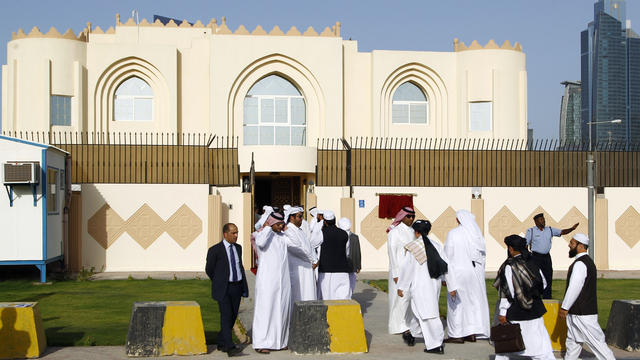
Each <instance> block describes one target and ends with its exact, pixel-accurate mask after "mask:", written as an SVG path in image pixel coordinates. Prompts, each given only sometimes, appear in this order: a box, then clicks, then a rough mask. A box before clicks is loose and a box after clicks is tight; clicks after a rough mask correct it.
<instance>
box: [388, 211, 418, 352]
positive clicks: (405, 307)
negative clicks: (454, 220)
mask: <svg viewBox="0 0 640 360" xmlns="http://www.w3.org/2000/svg"><path fill="white" fill-rule="evenodd" d="M415 214H416V213H415V211H414V210H413V209H412V208H410V207H408V206H407V207H403V208H402V209H400V211H398V213H397V214H396V217H395V218H394V220H393V223H392V224H391V225H390V226H389V228H388V229H387V232H388V235H387V252H388V256H389V285H388V288H389V333H390V334H400V333H402V338H403V339H404V341H405V342H406V343H407V344H412V343H415V339H413V337H412V336H411V332H410V328H411V325H412V324H411V322H412V320H413V319H414V317H413V312H412V311H411V308H410V306H409V305H410V303H411V292H410V291H405V292H404V296H403V297H399V296H398V295H397V292H398V287H397V283H398V278H399V276H400V263H401V262H402V259H403V257H404V251H405V250H404V246H405V245H407V244H408V243H410V242H412V241H413V240H415V238H416V237H415V231H413V229H412V228H411V224H413V219H414V218H415V216H416V215H415ZM405 290H407V289H405ZM416 325H417V324H414V326H416Z"/></svg>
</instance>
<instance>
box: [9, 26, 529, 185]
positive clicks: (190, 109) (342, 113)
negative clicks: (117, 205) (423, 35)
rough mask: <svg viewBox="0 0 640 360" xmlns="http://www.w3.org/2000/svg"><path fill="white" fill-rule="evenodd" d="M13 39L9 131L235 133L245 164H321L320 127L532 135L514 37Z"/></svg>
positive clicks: (103, 35) (166, 34)
mask: <svg viewBox="0 0 640 360" xmlns="http://www.w3.org/2000/svg"><path fill="white" fill-rule="evenodd" d="M7 48H8V49H7V50H8V51H7V60H6V65H3V66H2V89H3V91H2V94H3V98H2V127H3V130H5V131H7V130H10V131H13V130H17V131H34V130H46V131H48V130H52V131H101V132H112V133H113V132H115V133H117V132H133V131H135V132H150V133H193V132H198V133H210V134H216V135H218V136H237V137H239V138H240V164H241V167H242V169H241V170H242V171H247V170H248V166H249V165H248V164H249V158H250V156H251V155H250V154H251V153H252V152H253V153H254V154H255V156H256V167H257V168H256V170H257V171H287V172H300V173H312V172H314V166H315V156H316V153H315V146H316V141H317V139H319V138H338V137H343V138H346V139H348V138H350V137H357V136H367V137H369V136H373V137H409V136H410V137H422V138H508V139H524V138H526V134H527V73H526V67H525V55H524V53H523V52H522V49H521V47H520V45H519V44H517V43H516V44H515V46H512V45H511V44H510V43H509V42H508V41H506V42H505V43H504V44H503V45H502V46H498V45H497V44H496V43H495V42H493V41H490V42H489V43H488V44H487V45H486V46H480V45H479V44H478V43H477V42H475V41H474V42H473V43H472V44H471V46H469V47H466V46H465V45H464V44H463V43H461V42H458V41H457V39H456V40H454V46H453V51H451V52H433V51H387V50H374V51H372V52H360V51H358V43H357V41H352V40H345V39H343V38H342V37H341V36H340V24H339V23H336V25H335V26H332V27H331V28H329V27H327V28H326V29H324V30H323V31H320V32H317V31H315V30H314V29H313V28H311V27H310V28H308V29H300V30H298V29H296V28H295V27H292V28H291V29H288V30H286V29H280V28H279V27H275V28H273V29H271V30H265V29H263V28H262V27H260V26H257V27H255V29H254V30H252V31H249V30H247V28H245V26H242V25H240V26H239V27H238V28H237V29H236V30H234V31H232V30H230V29H229V27H228V26H227V24H226V22H225V20H224V18H223V19H222V21H221V23H220V24H218V23H217V22H216V20H215V19H213V20H211V22H209V24H207V25H203V23H202V22H200V21H198V22H196V23H195V24H194V25H190V24H189V23H187V22H183V23H181V24H179V25H178V24H175V23H173V22H170V23H168V24H167V25H163V24H162V23H160V22H159V21H156V23H152V24H151V23H149V22H147V21H146V20H142V21H140V23H135V22H134V20H133V19H129V20H128V21H126V22H125V23H122V22H121V21H120V19H119V17H118V16H117V17H116V25H115V27H110V28H109V29H108V30H106V31H103V30H102V29H100V28H99V27H92V26H91V25H90V24H89V25H88V28H86V29H85V30H84V31H83V32H82V33H80V35H79V36H76V35H75V34H74V33H73V32H72V31H67V32H66V33H64V34H60V32H58V31H57V30H56V29H55V28H52V29H50V30H49V31H48V32H46V33H42V32H41V31H40V30H38V29H37V28H34V29H32V30H31V31H30V32H29V33H28V34H25V32H23V31H22V30H19V31H18V32H17V33H14V35H13V37H12V40H11V41H10V42H9V43H8V45H7ZM270 75H271V76H270ZM127 80H129V81H127ZM261 80H263V83H262V84H259V83H260V81H261ZM254 86H255V87H254ZM252 88H253V91H251V89H252ZM132 104H134V105H132ZM263 118H264V119H263ZM274 125H275V126H274ZM287 134H289V135H288V136H287ZM287 142H289V144H294V145H290V146H295V147H294V149H295V150H296V153H297V154H298V156H299V157H300V160H301V161H296V162H295V163H290V162H287V163H282V162H273V161H270V160H269V159H270V158H273V157H278V156H280V155H283V154H286V153H288V152H289V151H290V150H291V149H292V148H291V147H290V146H270V145H267V144H270V143H274V144H276V143H278V144H285V143H287ZM249 144H254V145H249ZM245 145H246V146H245Z"/></svg>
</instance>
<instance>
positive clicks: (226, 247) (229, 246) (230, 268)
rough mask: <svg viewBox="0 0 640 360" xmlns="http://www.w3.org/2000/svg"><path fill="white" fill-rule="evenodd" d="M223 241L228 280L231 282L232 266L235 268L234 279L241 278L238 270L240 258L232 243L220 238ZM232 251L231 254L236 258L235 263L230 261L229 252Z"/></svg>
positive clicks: (238, 279)
mask: <svg viewBox="0 0 640 360" xmlns="http://www.w3.org/2000/svg"><path fill="white" fill-rule="evenodd" d="M222 242H223V243H224V248H225V250H226V251H227V260H229V282H233V267H234V266H235V268H236V275H237V276H238V278H237V279H236V281H240V280H242V272H241V271H240V258H239V257H238V252H237V251H236V247H235V246H233V245H232V244H230V243H228V242H227V240H226V239H225V240H222ZM232 251H233V256H234V258H235V260H236V262H235V264H232V263H231V252H232Z"/></svg>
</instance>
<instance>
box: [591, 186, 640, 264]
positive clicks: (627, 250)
mask: <svg viewBox="0 0 640 360" xmlns="http://www.w3.org/2000/svg"><path fill="white" fill-rule="evenodd" d="M605 198H606V199H607V200H608V208H609V214H608V233H609V234H608V235H609V236H608V241H609V267H610V268H611V269H612V270H631V269H633V270H637V269H638V268H639V267H640V266H639V265H638V257H639V256H640V244H639V242H640V215H638V213H640V189H638V188H606V189H605ZM598 216H600V215H598Z"/></svg>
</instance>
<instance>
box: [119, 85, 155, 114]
mask: <svg viewBox="0 0 640 360" xmlns="http://www.w3.org/2000/svg"><path fill="white" fill-rule="evenodd" d="M134 78H136V79H139V80H140V81H142V82H144V83H145V84H147V86H148V87H149V89H151V93H152V95H117V94H116V93H117V92H118V89H119V88H120V87H121V86H122V85H124V84H125V83H126V82H127V81H129V80H132V79H134ZM117 99H122V100H131V113H130V114H129V115H131V117H130V118H127V119H116V114H117V113H118V111H117V110H116V100H117ZM137 99H141V100H151V118H150V119H136V118H135V115H136V100H137ZM154 108H155V92H154V91H153V88H152V87H151V85H149V83H148V82H147V81H146V80H144V79H143V78H141V77H139V76H135V75H134V76H130V77H128V78H127V79H125V80H124V81H122V82H121V83H120V84H118V86H117V87H116V90H115V92H114V93H113V121H116V122H138V123H148V122H152V121H154V118H155V109H154Z"/></svg>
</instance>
